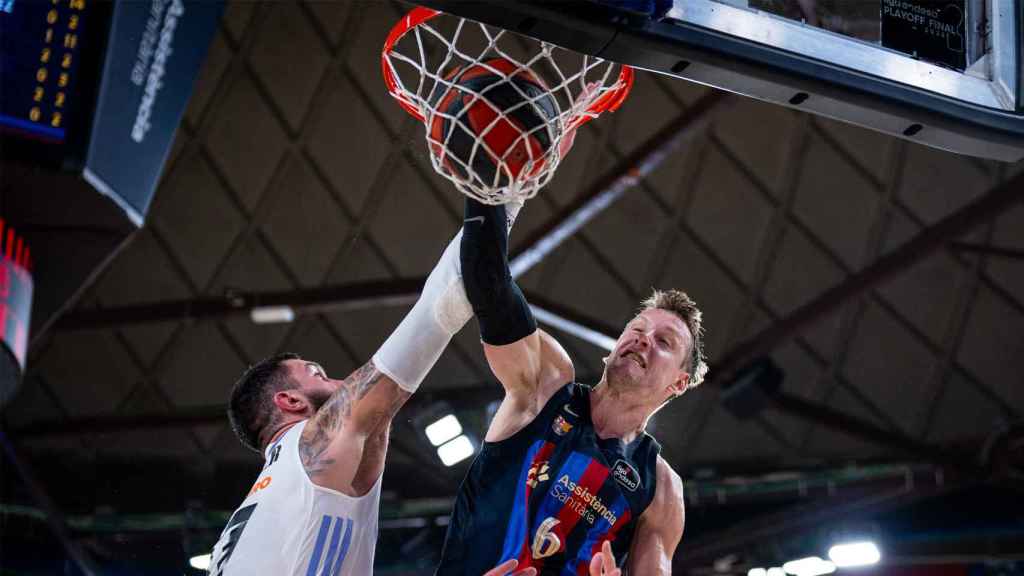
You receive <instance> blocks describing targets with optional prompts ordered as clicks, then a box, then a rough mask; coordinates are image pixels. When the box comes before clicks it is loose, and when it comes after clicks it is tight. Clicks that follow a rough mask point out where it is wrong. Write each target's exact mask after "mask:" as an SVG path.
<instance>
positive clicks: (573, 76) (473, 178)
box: [381, 7, 633, 204]
mask: <svg viewBox="0 0 1024 576" xmlns="http://www.w3.org/2000/svg"><path fill="white" fill-rule="evenodd" d="M495 58H501V59H504V60H507V61H508V62H510V63H511V64H512V65H513V66H512V69H511V70H509V69H508V66H502V67H501V68H502V69H499V68H498V67H495V66H493V65H491V64H488V62H487V61H489V60H490V61H492V62H493V60H494V59H495ZM476 66H479V67H482V68H485V69H486V70H487V71H489V72H490V73H491V74H494V75H495V76H499V77H500V78H501V79H500V80H499V81H498V82H496V83H495V84H491V85H488V86H487V87H485V88H483V89H481V90H479V91H477V90H472V89H470V88H467V87H466V86H465V85H458V76H459V74H455V73H454V72H456V71H458V70H468V69H470V68H472V67H476ZM381 67H382V69H383V73H384V83H385V84H386V86H387V88H388V91H389V92H390V94H391V96H393V97H394V98H395V100H397V101H398V103H399V105H401V106H402V108H403V109H405V110H406V111H407V112H408V113H409V114H411V115H412V116H413V117H414V118H416V119H417V120H419V121H421V122H423V123H424V124H425V125H426V126H427V130H426V131H425V132H426V139H427V147H428V150H429V151H430V159H431V164H432V165H433V167H434V170H435V171H436V172H437V173H438V174H440V175H441V176H443V177H444V178H446V179H447V180H449V181H451V182H452V183H453V184H454V185H455V187H456V188H457V189H458V190H459V191H460V192H462V193H463V194H466V195H467V196H470V197H472V198H475V199H477V200H479V201H480V202H483V203H486V204H504V203H507V202H510V201H523V200H526V199H527V198H530V197H532V196H534V195H535V194H537V192H538V191H539V190H540V189H541V188H542V187H544V185H546V184H547V183H548V182H549V181H550V180H551V177H552V176H553V175H554V173H555V169H557V168H558V165H559V163H560V162H561V160H562V158H563V157H564V156H565V154H566V153H567V152H568V151H569V149H570V148H571V147H572V142H573V139H574V138H575V134H576V130H577V129H578V128H579V127H580V126H582V125H583V124H585V123H587V122H589V121H590V120H592V119H594V118H596V117H597V116H599V115H600V114H601V113H603V112H605V111H613V110H615V109H616V108H618V107H619V105H620V104H622V102H623V100H625V98H626V96H627V95H628V94H629V90H630V88H631V87H632V84H633V70H632V68H630V67H628V66H621V65H618V64H614V63H612V62H607V61H605V60H602V59H600V58H596V57H593V56H587V55H583V54H578V53H575V52H572V51H570V50H566V49H563V48H559V47H557V46H555V45H553V44H549V43H547V42H542V41H540V40H536V39H534V38H530V37H527V36H521V35H518V34H515V33H512V32H508V31H506V30H502V29H500V28H494V27H490V26H487V25H484V24H480V23H478V22H474V21H472V20H467V19H465V18H459V17H457V16H451V15H448V14H443V13H441V12H438V11H436V10H432V9H429V8H423V7H418V8H415V9H413V10H412V11H411V12H409V13H408V14H407V15H406V16H405V17H404V18H402V19H401V20H400V21H399V22H398V24H396V25H395V26H394V28H392V30H391V33H390V34H389V35H388V38H387V41H386V42H385V44H384V49H383V51H382V55H381ZM513 77H520V78H521V77H530V78H535V79H538V80H539V81H540V83H541V88H542V90H541V91H542V92H543V93H542V94H539V95H537V94H534V95H530V94H527V93H526V92H525V91H524V90H522V89H520V88H519V87H518V86H516V83H514V82H512V81H511V79H512V78H513ZM497 85H507V86H513V87H514V89H515V90H516V91H517V92H518V93H519V95H520V96H521V100H520V101H518V102H516V103H515V104H514V105H512V106H509V107H506V108H504V109H503V108H502V107H501V106H498V105H497V104H495V103H494V102H493V101H492V100H491V99H489V98H488V92H492V91H493V90H494V88H495V86H497ZM451 90H458V91H459V92H461V93H462V95H463V97H464V98H466V97H468V98H469V100H470V103H469V105H467V106H465V107H464V108H462V110H463V111H465V110H467V109H469V108H471V107H472V105H475V104H478V103H480V102H482V103H485V104H486V105H487V106H489V107H490V108H491V110H492V111H493V112H494V118H493V120H491V121H490V122H489V123H488V124H487V126H484V127H482V128H481V127H480V126H477V127H476V129H475V130H474V129H472V128H471V127H470V126H469V125H468V123H467V119H466V117H465V116H466V115H465V114H463V113H458V114H456V115H451V114H447V113H446V112H444V111H442V110H439V109H438V108H439V106H438V104H439V102H440V101H442V100H444V98H437V95H438V94H444V93H447V92H448V91H451ZM542 101H543V102H542ZM552 103H553V109H554V114H552V113H551V110H552ZM542 104H543V106H542ZM526 106H528V107H531V108H532V111H533V113H534V114H536V116H537V117H538V118H541V119H543V122H541V123H540V124H539V125H537V126H534V127H533V128H530V129H528V130H521V131H520V133H519V134H518V136H517V137H516V140H515V141H514V142H513V143H512V144H511V145H509V146H507V147H505V148H504V150H503V151H502V150H495V149H494V148H493V147H492V146H490V145H489V144H488V142H487V140H486V136H487V134H488V133H489V132H490V131H492V130H494V129H495V128H496V127H497V126H499V125H500V124H502V123H503V122H504V123H505V124H504V125H505V126H507V125H509V124H514V122H513V121H512V120H511V116H510V115H511V114H513V113H514V112H516V111H517V110H518V109H519V108H521V107H526ZM440 119H443V120H445V121H446V125H448V126H453V127H454V126H455V125H456V124H457V125H458V126H459V127H460V128H461V131H460V135H461V136H465V137H470V138H472V139H473V142H472V146H471V149H470V152H469V156H468V157H463V158H460V157H459V156H458V155H457V154H453V153H452V150H451V147H450V144H451V143H450V141H449V140H450V138H451V135H452V134H453V133H455V132H456V130H454V129H452V130H448V131H447V133H441V134H440V135H439V134H437V131H435V130H431V129H430V127H431V126H433V125H434V122H435V121H436V120H440ZM539 131H543V132H544V134H543V136H544V138H543V141H545V142H550V144H549V145H548V146H546V147H544V148H542V149H539V148H538V147H537V146H536V145H535V144H534V145H529V143H530V142H531V137H535V136H538V134H535V133H536V132H539ZM533 142H536V140H533ZM513 150H515V151H517V153H519V154H520V155H522V154H524V153H525V154H526V155H527V158H526V159H525V161H524V160H523V159H522V158H518V159H517V161H516V162H515V163H514V166H515V168H514V167H513V163H512V162H511V159H510V158H509V153H510V152H511V151H513ZM478 155H486V156H487V157H486V158H485V159H484V160H486V161H488V162H489V165H493V166H495V168H496V169H495V170H494V175H493V177H490V178H487V177H485V175H482V174H480V173H479V171H477V170H474V168H473V167H474V165H475V164H478V163H477V162H475V161H476V160H477V156H478ZM463 156H465V154H463Z"/></svg>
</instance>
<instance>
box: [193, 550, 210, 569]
mask: <svg viewBox="0 0 1024 576" xmlns="http://www.w3.org/2000/svg"><path fill="white" fill-rule="evenodd" d="M188 564H189V566H191V567H193V568H195V569H196V570H209V569H210V555H209V554H200V555H199V556H193V557H191V558H189V559H188Z"/></svg>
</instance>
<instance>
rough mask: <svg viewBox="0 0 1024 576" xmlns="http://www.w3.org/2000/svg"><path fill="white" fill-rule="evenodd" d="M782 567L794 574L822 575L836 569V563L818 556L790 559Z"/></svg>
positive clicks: (794, 575)
mask: <svg viewBox="0 0 1024 576" xmlns="http://www.w3.org/2000/svg"><path fill="white" fill-rule="evenodd" d="M782 569H783V570H785V571H786V573H788V574H792V575H793V576H822V574H831V573H833V572H835V571H836V565H835V564H833V563H831V562H829V561H828V560H822V559H821V558H818V557H817V556H810V557H807V558H800V559H799V560H790V561H789V562H786V563H785V564H783V565H782Z"/></svg>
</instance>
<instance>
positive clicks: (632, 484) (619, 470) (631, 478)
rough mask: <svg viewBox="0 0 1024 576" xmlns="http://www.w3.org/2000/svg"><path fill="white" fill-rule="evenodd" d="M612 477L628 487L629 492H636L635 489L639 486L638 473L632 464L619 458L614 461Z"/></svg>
mask: <svg viewBox="0 0 1024 576" xmlns="http://www.w3.org/2000/svg"><path fill="white" fill-rule="evenodd" d="M612 477H614V478H615V480H616V481H617V482H618V483H619V484H622V485H623V486H625V487H626V488H628V489H629V491H630V492H636V489H637V488H639V487H640V473H639V472H637V471H636V468H634V467H633V465H632V464H630V463H629V462H626V461H625V460H623V459H621V458H620V459H618V460H616V461H615V467H614V468H612Z"/></svg>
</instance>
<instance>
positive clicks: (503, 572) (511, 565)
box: [484, 559, 537, 576]
mask: <svg viewBox="0 0 1024 576" xmlns="http://www.w3.org/2000/svg"><path fill="white" fill-rule="evenodd" d="M518 565H519V561H518V560H514V559H513V560H508V561H506V562H503V563H502V564H501V565H499V566H495V567H494V568H491V569H490V570H488V571H487V573H486V574H484V576H537V569H536V568H533V567H530V568H526V569H524V570H519V571H518V572H512V570H515V569H516V566H518Z"/></svg>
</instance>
